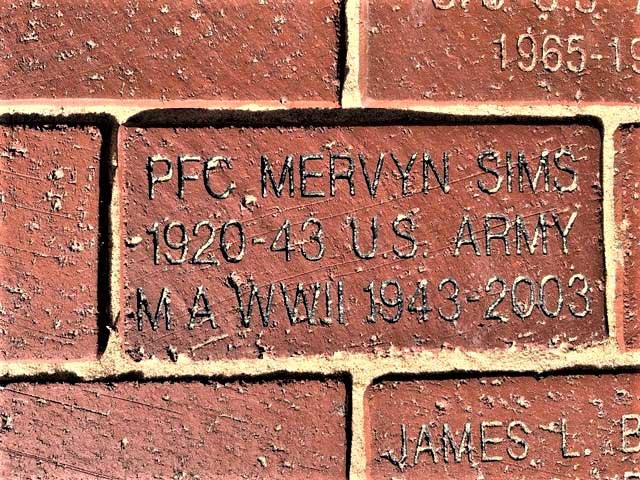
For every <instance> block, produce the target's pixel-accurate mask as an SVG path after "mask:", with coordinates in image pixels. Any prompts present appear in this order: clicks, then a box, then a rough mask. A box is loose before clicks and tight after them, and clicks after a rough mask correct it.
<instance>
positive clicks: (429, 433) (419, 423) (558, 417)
mask: <svg viewBox="0 0 640 480" xmlns="http://www.w3.org/2000/svg"><path fill="white" fill-rule="evenodd" d="M639 398H640V391H639V389H638V374H637V373H625V374H618V375H613V374H603V375H580V376H551V377H547V378H543V379H537V378H533V377H528V376H515V377H490V378H458V379H448V380H424V381H420V380H416V381H401V382H394V381H385V382H383V383H379V384H376V385H374V386H372V387H371V388H370V389H369V391H368V393H367V412H368V426H367V433H368V451H369V458H368V473H369V477H368V478H371V479H376V478H392V477H400V478H405V479H407V480H409V479H413V478H456V479H460V480H463V479H474V480H476V479H479V478H483V479H492V478H510V479H514V480H520V479H548V478H567V479H587V478H589V479H605V478H606V479H634V478H640V402H639Z"/></svg>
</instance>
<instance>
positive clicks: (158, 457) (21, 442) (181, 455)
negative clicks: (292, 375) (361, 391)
mask: <svg viewBox="0 0 640 480" xmlns="http://www.w3.org/2000/svg"><path fill="white" fill-rule="evenodd" d="M345 415H346V413H345V390H344V386H343V385H342V384H340V383H338V382H336V381H324V382H319V381H296V382H267V383H244V382H232V383H226V384H223V383H216V382H210V383H200V382H185V383H169V382H164V383H152V382H149V383H139V384H138V383H131V382H120V383H116V384H103V383H95V384H94V383H86V384H67V383H60V384H45V385H34V384H9V385H7V386H6V387H4V388H3V389H2V390H1V391H0V421H1V424H0V428H1V433H0V435H1V437H0V440H1V441H0V475H2V478H73V479H81V478H83V479H84V478H105V479H106V478H141V479H143V478H179V479H195V478H313V479H321V478H326V479H338V478H345V476H346V472H345V466H346V458H345V455H346V450H345V442H346V438H345V436H346V434H345V432H346V427H345Z"/></svg>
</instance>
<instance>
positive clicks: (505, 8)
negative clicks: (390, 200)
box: [360, 0, 640, 103]
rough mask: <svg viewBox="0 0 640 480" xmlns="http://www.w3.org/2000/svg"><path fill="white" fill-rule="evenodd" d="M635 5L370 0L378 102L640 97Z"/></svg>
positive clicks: (369, 53) (369, 45) (369, 51)
mask: <svg viewBox="0 0 640 480" xmlns="http://www.w3.org/2000/svg"><path fill="white" fill-rule="evenodd" d="M637 8H638V7H637V5H636V2H634V1H626V2H622V1H601V0H471V1H464V0H463V1H460V0H367V1H363V2H362V30H361V32H362V38H363V44H364V47H363V51H362V52H361V53H362V55H361V69H360V72H361V84H362V85H363V89H364V96H365V97H367V98H368V99H370V100H371V101H390V102H393V101H410V102H430V101H448V102H463V101H481V102H496V101H505V100H509V101H511V100H515V101H518V100H521V101H527V100H534V101H551V102H554V103H575V102H625V103H637V102H638V101H640V33H639V32H640V15H638V9H637Z"/></svg>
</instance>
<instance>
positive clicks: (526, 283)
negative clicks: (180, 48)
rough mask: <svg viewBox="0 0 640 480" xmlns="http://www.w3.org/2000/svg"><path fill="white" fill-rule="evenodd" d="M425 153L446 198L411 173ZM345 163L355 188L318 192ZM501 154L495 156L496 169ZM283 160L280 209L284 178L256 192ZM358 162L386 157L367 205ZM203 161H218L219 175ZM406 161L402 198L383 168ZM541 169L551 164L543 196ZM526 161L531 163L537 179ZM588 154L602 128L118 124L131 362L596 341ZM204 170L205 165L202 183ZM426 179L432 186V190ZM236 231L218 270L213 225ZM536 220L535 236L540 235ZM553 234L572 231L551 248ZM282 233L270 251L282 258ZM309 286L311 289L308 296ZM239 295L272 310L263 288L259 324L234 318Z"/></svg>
mask: <svg viewBox="0 0 640 480" xmlns="http://www.w3.org/2000/svg"><path fill="white" fill-rule="evenodd" d="M563 148H564V149H566V150H562V149H563ZM491 149H494V150H493V151H494V153H491V154H490V153H488V152H490V151H491ZM425 152H426V153H427V154H428V155H429V156H430V157H431V159H432V160H433V166H434V168H435V169H436V171H437V172H438V174H439V175H440V179H441V181H442V182H443V183H442V186H441V185H440V184H439V183H438V182H437V181H436V177H435V174H434V172H433V171H432V170H430V169H429V168H430V167H428V164H426V163H424V162H423V159H424V158H425V156H424V155H425ZM518 152H520V156H521V157H522V158H521V160H520V166H519V167H518V166H517V161H518V160H517V159H518V156H519V154H518ZM562 152H564V153H562ZM301 154H302V155H304V154H314V155H317V158H316V159H313V160H309V161H307V163H306V164H305V167H304V168H305V171H313V172H320V173H319V174H321V175H322V177H312V176H310V177H309V178H307V179H306V182H307V183H306V186H305V189H306V191H307V193H308V192H312V191H313V192H323V195H324V196H323V197H305V196H303V195H302V187H301V183H300V176H299V169H300V163H299V159H300V155H301ZM338 154H339V155H343V156H344V155H348V156H349V157H350V158H352V160H353V170H354V173H353V177H352V179H353V192H354V193H353V195H352V194H351V193H350V185H349V183H348V181H347V180H345V179H336V181H335V191H334V193H335V195H332V194H331V180H330V168H331V167H330V158H331V155H338ZM494 154H495V155H496V156H499V157H500V159H499V160H497V161H496V159H495V158H493V159H491V158H490V155H494ZM184 155H190V156H192V157H191V160H190V161H183V163H182V164H183V167H182V174H181V173H180V170H179V168H180V167H179V165H178V163H179V160H178V159H179V157H181V156H183V158H184ZM287 155H292V158H293V161H292V172H295V174H293V176H292V177H291V178H292V182H293V184H294V187H293V196H290V195H289V187H288V185H289V184H288V181H287V180H286V178H287V177H286V176H285V177H284V178H285V183H284V187H283V190H282V194H281V196H280V197H279V198H278V197H277V196H276V195H275V194H274V190H273V186H272V185H271V183H270V182H271V181H270V179H269V177H268V176H264V178H265V181H264V182H262V180H261V179H262V178H263V173H264V172H266V167H264V165H265V163H264V160H261V159H263V158H265V156H266V158H267V159H268V160H269V162H270V165H271V167H272V170H273V172H274V173H273V176H274V178H275V180H276V183H277V181H278V180H279V179H280V173H281V172H282V168H283V165H284V164H285V158H286V156H287ZM359 155H360V156H361V157H362V158H363V159H365V161H366V170H367V172H368V175H369V179H372V178H373V177H374V172H375V169H376V165H377V162H378V160H379V158H380V155H383V160H382V163H380V171H379V177H380V180H379V183H378V185H377V191H376V192H375V195H371V194H370V191H369V188H368V186H367V180H366V178H365V176H364V174H363V170H362V166H361V164H360V160H359V158H360V157H359ZM444 155H447V156H448V160H447V162H448V179H447V181H446V182H445V180H444V176H445V175H444V160H443V156H444ZM509 155H510V156H511V159H510V162H511V163H510V166H509V167H508V169H509V171H510V172H511V175H509V176H508V175H502V174H498V173H497V172H500V171H505V172H506V171H507V170H506V169H507V165H506V162H507V156H509ZM216 156H224V157H226V158H228V159H229V162H230V163H229V165H230V166H231V167H229V166H227V165H224V164H223V163H224V161H225V160H221V159H220V158H218V159H216ZM412 156H414V157H415V163H414V164H413V165H414V166H413V167H412V168H411V169H410V170H409V173H407V174H406V176H407V181H406V184H405V190H404V191H403V186H402V183H403V182H402V179H401V176H400V174H399V171H400V170H399V169H398V167H397V166H396V164H395V162H394V161H393V160H392V159H393V158H394V157H395V158H396V159H397V160H398V164H399V165H401V166H402V169H403V170H404V169H406V166H407V162H409V159H410V158H411V157H412ZM479 157H482V160H481V163H482V165H483V168H484V170H483V169H482V168H480V166H479V165H480V164H479V163H478V162H479V161H480V160H478V158H479ZM212 158H213V159H214V160H211V159H212ZM541 158H543V159H544V158H546V159H547V168H548V178H547V181H546V186H545V172H544V161H541V160H540V159H541ZM522 159H525V160H526V161H527V162H528V165H529V166H528V167H527V168H530V169H531V175H530V177H531V182H532V183H529V177H527V175H526V173H525V168H524V161H525V160H522ZM599 159H600V134H599V132H598V130H597V129H595V128H592V127H589V126H586V125H565V126H562V125H556V126H554V125H548V126H542V125H537V126H536V125H493V126H491V125H482V126H479V125H475V126H472V127H470V126H455V127H453V126H436V127H428V126H415V125H414V126H411V127H408V126H407V127H404V126H384V127H353V128H328V127H322V128H320V127H318V128H282V129H278V128H242V129H237V128H221V129H215V128H205V129H190V130H189V129H138V128H124V129H122V130H121V132H120V161H121V164H120V169H121V171H120V178H121V186H122V189H123V192H124V195H123V207H124V209H123V235H122V237H123V245H122V249H123V286H124V298H123V302H124V305H123V308H124V311H123V313H124V315H123V327H124V328H123V330H124V333H125V338H126V342H127V350H128V352H129V353H130V355H131V356H132V357H133V358H136V359H141V358H144V357H146V356H148V355H157V356H160V357H162V358H167V357H169V358H174V359H175V353H176V352H177V353H182V354H192V355H193V356H194V357H196V358H221V357H225V358H238V357H256V356H261V355H262V354H263V353H265V352H266V353H267V354H269V355H276V356H286V355H296V354H322V353H326V354H330V353H332V352H336V351H349V352H354V351H366V352H378V353H380V352H384V351H387V350H388V349H392V348H399V349H411V350H420V349H428V348H431V349H433V348H441V347H443V346H445V347H446V346H448V345H449V346H460V347H465V348H468V349H478V350H482V349H486V348H494V347H499V348H504V347H511V346H514V345H517V346H520V345H525V344H528V345H540V346H543V347H545V348H546V347H556V346H560V345H580V344H583V345H584V344H589V343H591V342H593V341H599V340H601V339H602V338H603V336H604V334H605V328H606V326H605V314H604V301H603V300H604V293H603V275H604V272H603V252H602V227H601V219H602V216H601V215H602V214H601V206H600V202H601V191H600V179H599V169H600V167H599ZM334 163H335V171H336V172H344V171H346V170H348V165H349V160H348V159H345V158H342V159H335V157H334ZM207 165H209V166H211V169H209V170H207V171H206V172H205V169H206V168H207V167H206V166H207ZM424 165H427V166H426V167H425V166H424ZM539 165H542V167H541V169H540V171H539V172H538V174H536V172H537V171H538V168H539ZM213 167H215V168H213ZM423 167H424V170H423ZM169 168H171V172H170V174H169V173H167V172H169ZM150 169H151V170H150ZM500 169H502V170H500ZM567 169H571V171H572V172H573V173H571V172H569V170H567ZM489 170H491V171H493V173H490V172H489ZM149 172H151V173H149ZM423 172H426V176H423ZM195 176H198V179H197V180H194V179H193V177H195ZM184 177H191V178H192V179H190V180H183V181H182V187H181V186H180V181H179V178H184ZM507 177H509V178H507ZM425 178H426V179H427V180H426V181H427V182H430V183H428V185H427V186H426V187H425V184H424V182H423V179H425ZM536 178H537V180H535V179H536ZM205 179H206V180H207V181H208V182H209V184H208V185H209V188H210V189H211V190H212V192H213V193H215V194H217V195H220V193H222V192H223V191H224V190H226V189H227V187H228V186H229V185H232V186H233V189H231V190H230V191H229V194H228V196H227V195H225V196H224V197H225V198H222V199H216V198H214V197H213V196H212V194H211V193H210V192H209V191H208V190H207V183H206V182H205V181H204V180H205ZM534 180H535V181H534ZM371 182H373V180H371ZM262 183H264V185H265V188H266V193H265V194H264V196H263V187H262ZM445 183H446V184H445ZM372 184H373V183H371V185H372ZM531 185H534V187H535V192H534V188H533V187H532V186H531ZM520 186H521V187H522V191H519V190H520ZM425 188H426V190H425ZM483 189H484V191H483ZM494 189H495V191H493V190H494ZM152 190H153V198H150V197H151V191H152ZM510 190H511V191H510ZM425 192H426V193H425ZM181 195H182V198H180V196H181ZM490 215H494V217H491V216H490ZM495 215H503V216H504V217H496V216H495ZM373 217H375V218H377V223H378V230H377V232H378V233H377V236H378V240H377V242H378V246H377V250H376V252H375V255H373V254H372V255H371V257H372V258H369V259H363V258H361V257H359V256H358V255H356V253H355V249H354V246H353V243H354V230H356V229H355V228H354V227H353V224H352V223H351V219H352V218H356V219H357V226H358V228H357V230H358V232H359V235H358V237H359V238H358V247H359V251H360V253H361V254H367V253H370V251H371V245H372V240H371V238H372V234H371V231H372V227H371V225H372V218H373ZM467 217H468V218H467ZM308 218H314V219H315V222H317V223H320V224H321V225H322V231H323V233H322V235H319V236H321V237H322V238H321V240H320V241H319V240H314V239H313V234H314V233H316V232H317V230H318V227H317V223H313V224H307V228H306V230H304V231H303V230H302V226H303V225H304V223H305V222H306V221H307V219H308ZM465 218H467V220H465ZM518 218H520V224H518V225H516V222H517V221H518ZM231 220H233V221H235V224H234V225H235V226H232V227H229V228H228V231H227V234H226V235H225V236H224V240H223V241H222V243H223V244H224V247H225V248H226V247H227V246H228V252H229V253H228V257H229V258H225V256H224V252H222V250H224V249H223V248H222V247H221V246H220V245H221V241H220V238H221V233H222V229H223V225H224V224H225V223H226V222H228V221H231ZM287 221H288V222H289V224H290V237H291V241H290V245H291V252H290V253H289V260H288V261H287V260H286V254H285V253H284V252H283V251H273V250H272V249H271V248H270V246H271V245H272V244H273V242H274V240H275V239H276V237H277V235H278V232H279V230H280V229H281V227H282V225H283V224H285V223H286V222H287ZM207 222H208V223H207ZM394 222H396V223H395V227H394ZM505 222H506V224H508V225H505ZM538 222H540V225H545V227H539V228H538V227H537V225H538ZM238 223H240V224H241V225H242V229H243V232H244V236H245V247H244V250H242V246H241V241H240V235H239V233H238V232H239V227H238V226H237V224H238ZM196 225H199V227H198V231H197V232H196V231H195V229H196ZM211 228H214V229H215V232H214V233H213V235H211ZM394 228H395V230H394ZM536 228H538V230H537V231H536ZM523 230H526V232H524V233H523ZM504 231H507V234H506V235H505V237H506V239H497V240H496V239H495V238H493V239H491V238H489V240H487V238H488V237H487V235H488V234H498V233H500V232H504ZM560 231H563V232H565V241H564V246H563V240H562V236H561V235H560ZM394 232H395V233H394ZM472 232H473V233H472ZM281 233H282V232H281ZM398 233H400V234H402V235H400V234H398ZM525 234H526V235H527V237H526V238H525ZM285 235H286V233H282V234H281V236H280V237H279V239H278V241H277V242H276V245H275V246H276V248H278V247H279V248H282V247H283V245H284V242H285ZM403 235H404V236H403ZM407 235H410V236H412V237H413V240H410V239H408V237H407ZM185 239H186V240H185ZM474 242H475V244H474ZM526 242H529V243H528V244H527V243H526ZM319 243H323V244H324V247H323V248H324V250H323V254H322V258H320V259H319V260H317V261H310V260H308V259H307V258H305V257H304V255H303V253H302V252H303V250H304V251H305V252H306V255H307V257H312V258H315V257H318V256H320V253H319V252H320V250H321V249H322V248H321V247H320V246H319ZM527 245H529V246H527ZM203 246H206V248H202V247H203ZM171 247H173V248H171ZM545 248H546V251H545V250H544V249H545ZM241 251H242V252H243V253H242V254H240V252H241ZM196 257H197V258H196ZM206 262H209V263H206ZM521 277H522V278H524V280H523V279H522V278H521ZM447 279H448V280H447ZM518 279H520V280H518ZM423 280H424V281H425V282H426V283H424V282H423V283H421V282H422V281H423ZM385 281H386V282H389V281H393V282H397V284H398V285H399V286H400V288H401V290H402V294H401V295H400V296H399V295H398V286H397V285H396V284H387V286H386V287H385V289H384V290H383V291H382V295H381V292H380V288H381V286H382V282H385ZM299 282H301V283H302V284H303V288H304V292H305V295H306V299H307V306H308V307H309V308H308V309H305V307H304V303H303V302H302V300H301V299H300V300H299V301H298V303H297V307H298V308H297V314H296V313H295V312H294V304H295V303H296V294H295V291H296V288H297V285H298V283H299ZM315 282H320V284H319V287H318V288H317V289H316V287H315V286H314V283H315ZM326 282H328V283H329V288H330V292H331V301H330V302H329V304H330V307H331V308H330V319H329V320H327V319H326V317H327V314H326V312H327V301H326V285H327V283H326ZM340 282H341V283H340ZM370 282H374V283H373V295H374V296H373V298H374V310H375V313H374V315H373V317H372V314H371V305H372V304H371V296H370V292H369V291H367V288H368V287H367V286H368V285H369V284H370ZM454 282H455V283H454ZM234 284H236V285H237V286H238V287H237V288H236V287H234ZM514 284H515V285H516V287H515V289H514V286H513V285H514ZM252 285H256V286H257V287H258V292H259V294H260V296H261V302H262V305H261V308H262V309H263V310H264V311H265V312H266V311H267V298H268V295H269V289H270V288H272V302H271V311H270V315H268V316H267V315H266V314H265V315H264V316H263V317H261V315H260V306H259V305H258V303H257V300H256V299H255V298H254V300H253V307H252V314H251V316H250V317H249V316H247V318H246V319H245V320H246V321H245V323H243V317H242V313H240V310H241V309H240V304H239V302H238V300H237V294H236V291H240V292H241V297H242V301H243V303H242V305H241V306H242V311H243V312H244V313H245V314H246V312H247V310H248V303H249V296H250V292H251V288H252ZM269 285H273V287H270V286H269ZM421 285H422V286H423V288H422V289H420V286H421ZM340 288H342V292H343V294H342V297H341V298H342V299H340V297H339V296H338V293H337V292H338V290H339V289H340ZM456 290H457V292H456ZM283 291H286V295H287V297H286V298H285V295H284V293H283ZM416 291H418V294H417V295H416ZM162 292H164V297H163V296H162ZM314 292H317V302H315V303H316V311H315V314H314V312H313V307H312V305H313V304H314V301H313V298H314ZM513 292H515V293H513ZM541 292H542V293H541ZM559 292H560V295H559ZM423 293H424V296H423ZM501 296H502V297H504V298H502V299H501V298H500V297H501ZM383 297H384V298H383ZM399 297H402V300H401V303H400V302H399V301H398V298H399ZM424 297H426V299H425V298H424ZM412 298H414V300H413V301H412V300H411V299H412ZM530 298H533V301H531V300H530ZM145 299H146V300H145ZM161 299H165V300H168V301H167V302H166V303H162V302H161ZM287 299H288V302H289V310H291V312H289V311H288V310H287V303H286V301H287ZM205 300H206V301H205ZM423 300H424V301H423ZM145 301H147V302H148V306H147V305H146V304H145ZM385 302H386V303H385ZM492 304H495V305H494V306H495V308H492V307H491V305H492ZM159 305H160V308H158V306H159ZM394 305H395V306H394ZM165 306H166V308H165ZM341 306H342V308H341ZM423 307H424V309H423V310H422V311H419V310H418V309H422V308H423ZM147 309H148V310H147ZM427 309H431V310H430V311H428V310H427ZM167 310H168V311H169V316H170V325H169V324H168V323H167V319H166V311H167ZM341 311H342V312H341ZM157 312H159V315H157V318H155V321H157V325H156V328H157V329H156V330H154V329H153V328H152V323H153V322H154V317H155V315H156V313H157ZM398 312H400V313H398ZM196 313H198V315H196ZM261 318H262V320H261ZM263 321H264V323H263Z"/></svg>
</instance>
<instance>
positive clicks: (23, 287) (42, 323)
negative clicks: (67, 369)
mask: <svg viewBox="0 0 640 480" xmlns="http://www.w3.org/2000/svg"><path fill="white" fill-rule="evenodd" d="M101 140H102V138H101V135H100V132H99V131H98V130H97V129H95V128H93V127H86V128H67V127H33V128H27V127H0V170H1V176H0V202H1V205H2V215H1V216H0V287H1V288H0V350H1V352H2V354H1V356H2V358H3V359H6V360H14V359H34V358H38V359H44V358H55V359H67V358H77V357H88V356H93V355H95V353H96V350H97V329H98V323H97V315H98V291H97V282H98V196H99V184H98V182H99V176H100V171H99V164H100V148H101Z"/></svg>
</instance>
